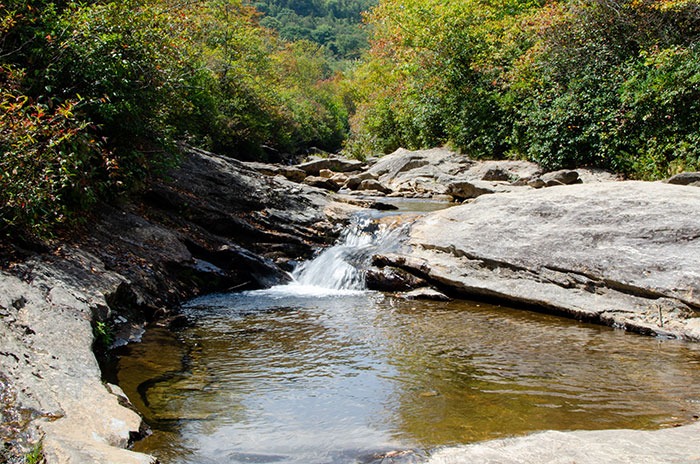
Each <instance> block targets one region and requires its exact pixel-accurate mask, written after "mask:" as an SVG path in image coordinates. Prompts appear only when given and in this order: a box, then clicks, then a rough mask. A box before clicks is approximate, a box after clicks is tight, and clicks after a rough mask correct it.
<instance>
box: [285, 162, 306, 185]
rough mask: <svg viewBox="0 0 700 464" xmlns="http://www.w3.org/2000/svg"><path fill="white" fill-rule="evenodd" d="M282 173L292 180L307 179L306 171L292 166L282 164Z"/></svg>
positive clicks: (301, 180) (300, 180)
mask: <svg viewBox="0 0 700 464" xmlns="http://www.w3.org/2000/svg"><path fill="white" fill-rule="evenodd" d="M280 173H281V174H282V175H283V176H284V177H286V178H287V179H289V180H291V181H292V182H303V181H304V179H306V171H304V170H303V169H298V168H295V167H292V166H282V167H281V168H280Z"/></svg>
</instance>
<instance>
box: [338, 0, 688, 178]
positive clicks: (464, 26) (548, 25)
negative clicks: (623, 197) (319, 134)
mask: <svg viewBox="0 0 700 464" xmlns="http://www.w3.org/2000/svg"><path fill="white" fill-rule="evenodd" d="M368 19H369V23H370V25H371V30H372V31H373V36H372V38H371V44H372V48H371V52H370V53H369V55H368V58H367V60H366V61H365V62H364V63H363V65H362V66H361V67H360V68H359V69H358V70H357V71H356V72H355V75H354V82H355V84H356V87H355V89H356V90H355V92H356V95H357V96H358V111H357V114H355V116H354V117H353V133H352V136H351V139H350V142H349V144H348V150H349V151H350V152H353V153H358V154H363V153H367V152H372V151H380V152H389V151H391V150H393V149H395V148H397V147H399V146H403V147H408V148H418V147H428V146H434V145H439V144H449V145H451V146H453V147H454V148H456V149H458V150H461V151H462V152H464V153H465V154H467V155H469V156H473V157H506V156H507V157H520V158H527V159H531V160H534V161H537V162H538V163H540V164H541V165H542V166H543V167H545V168H547V169H556V168H563V167H576V166H583V165H585V166H597V167H603V168H609V169H613V170H616V171H618V172H623V173H627V174H629V175H631V176H634V177H641V178H659V177H664V176H667V175H669V174H672V173H674V172H676V171H679V170H684V169H698V168H700V161H699V160H698V156H699V155H700V113H699V112H698V110H699V109H700V108H699V105H700V55H698V52H699V51H700V43H699V38H700V36H699V34H700V5H699V4H698V2H696V1H690V0H664V1H658V0H568V1H566V0H560V1H553V0H550V1H545V0H498V1H484V0H441V1H437V0H382V2H381V3H380V4H379V6H377V7H376V8H375V9H374V10H373V11H372V13H371V15H370V16H369V17H368Z"/></svg>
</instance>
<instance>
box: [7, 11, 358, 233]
mask: <svg viewBox="0 0 700 464" xmlns="http://www.w3.org/2000/svg"><path fill="white" fill-rule="evenodd" d="M259 18H260V15H259V13H258V12H257V11H256V10H255V9H254V8H253V7H251V6H246V5H244V4H243V3H242V1H241V0H204V1H202V2H180V1H178V0H125V1H120V2H116V1H107V0H97V1H91V2H75V1H71V0H59V1H49V0H34V1H32V2H26V1H21V0H0V47H1V49H0V83H1V84H2V89H1V90H0V106H1V107H2V113H1V114H0V123H2V124H1V125H0V149H2V158H0V180H1V182H2V185H1V187H2V188H1V189H0V201H1V203H0V230H4V233H5V234H7V233H24V232H28V233H30V234H32V235H36V236H47V235H50V233H51V231H52V230H53V229H54V227H55V226H56V225H58V224H62V223H66V222H67V221H70V220H71V219H72V218H75V217H77V216H79V214H80V211H82V210H84V209H86V208H89V207H91V206H92V205H94V204H95V202H97V201H99V200H103V199H110V198H112V197H113V196H114V195H117V194H121V193H124V192H129V191H132V190H134V189H138V188H139V187H140V186H141V185H142V184H143V183H144V182H146V181H147V180H148V178H149V177H150V176H152V175H154V174H155V175H157V174H158V173H159V172H161V171H162V169H163V168H165V167H167V166H170V165H172V164H173V163H174V162H176V161H177V150H176V146H177V143H178V142H181V141H184V142H188V143H194V144H197V145H200V146H203V147H205V148H213V149H216V150H219V151H221V152H222V153H224V154H229V155H231V156H236V157H241V158H256V157H260V156H262V154H263V151H262V150H261V146H262V145H268V146H270V147H272V148H274V149H277V150H281V151H286V152H290V153H296V152H300V151H302V150H304V149H305V148H307V147H309V146H310V145H316V146H319V147H321V148H324V149H327V150H336V149H338V148H339V147H340V144H341V142H342V139H343V138H344V137H345V133H346V132H347V130H348V127H347V108H346V107H345V102H344V99H343V98H344V97H343V93H342V92H340V91H339V89H340V83H339V80H338V79H337V78H336V77H335V76H334V75H333V73H332V72H331V71H330V69H331V65H330V63H331V57H330V55H329V54H328V53H325V52H324V51H323V50H320V49H319V48H318V46H313V47H312V46H309V44H307V43H305V44H289V43H287V42H285V41H283V40H281V39H280V38H279V37H278V36H277V35H276V34H275V33H273V32H272V31H271V30H270V29H267V28H264V27H262V26H261V25H260V24H259V22H258V21H259ZM76 213H77V214H76Z"/></svg>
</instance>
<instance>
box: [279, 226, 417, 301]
mask: <svg viewBox="0 0 700 464" xmlns="http://www.w3.org/2000/svg"><path fill="white" fill-rule="evenodd" d="M407 227H408V225H407V224H400V222H399V221H398V220H395V219H394V220H386V219H384V220H379V219H376V218H372V217H370V216H356V217H355V218H353V220H352V222H351V223H350V225H349V226H348V227H347V228H346V229H345V231H344V232H343V233H342V235H341V237H340V239H339V240H338V243H337V244H336V245H334V246H332V247H330V248H327V249H326V250H324V251H322V252H321V253H320V254H319V255H318V256H317V257H316V258H315V259H313V260H311V261H308V262H306V263H303V264H302V265H300V266H299V267H298V268H297V269H296V270H295V271H294V272H293V274H292V276H293V277H294V281H293V282H292V283H291V284H289V285H287V286H285V287H288V289H306V290H309V289H314V288H315V289H325V290H338V291H353V290H354V291H358V290H360V291H361V290H364V289H365V272H366V270H367V268H368V266H369V265H370V262H371V260H372V256H373V255H374V254H376V253H380V252H389V251H393V250H396V249H397V248H398V247H400V246H401V242H402V238H403V237H405V235H406V234H405V232H406V229H407Z"/></svg>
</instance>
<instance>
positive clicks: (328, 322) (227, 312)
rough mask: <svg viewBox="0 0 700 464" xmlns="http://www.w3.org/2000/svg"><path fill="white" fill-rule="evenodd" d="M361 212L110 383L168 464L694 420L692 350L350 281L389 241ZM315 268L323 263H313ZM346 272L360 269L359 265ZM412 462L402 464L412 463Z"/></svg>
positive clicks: (130, 356) (152, 336) (394, 241)
mask: <svg viewBox="0 0 700 464" xmlns="http://www.w3.org/2000/svg"><path fill="white" fill-rule="evenodd" d="M380 222H381V224H380V225H377V223H376V221H369V220H368V219H367V218H365V219H363V220H360V221H358V222H357V223H356V224H355V226H354V228H351V229H348V233H347V234H346V236H345V237H344V240H343V242H342V243H340V244H339V245H338V246H336V247H333V248H332V249H329V250H326V251H325V252H324V253H323V254H322V255H320V256H319V257H318V258H317V259H316V260H315V261H313V262H311V263H308V264H307V265H306V266H305V267H304V268H302V269H299V270H298V271H297V275H296V277H297V279H296V281H295V283H293V284H291V285H288V286H283V287H276V288H272V289H268V290H260V291H251V292H243V293H229V294H217V295H209V296H206V297H202V298H199V299H197V300H194V301H192V302H190V303H189V304H187V305H186V306H185V307H184V308H183V311H184V312H185V313H186V314H187V315H188V317H189V318H190V319H191V320H192V321H193V324H192V325H191V326H190V327H187V328H185V329H183V330H181V331H179V332H177V333H175V334H173V333H169V332H166V331H159V330H151V331H149V332H147V333H146V335H145V336H144V338H143V341H142V343H139V344H133V345H130V346H129V347H127V348H126V350H125V351H124V353H122V355H121V356H120V359H119V363H118V366H117V367H116V371H115V375H116V376H117V378H118V382H119V384H120V386H121V387H122V388H123V389H124V390H125V392H126V393H127V394H128V395H129V397H130V398H131V399H132V401H133V403H134V405H135V406H136V407H137V408H138V409H139V410H140V411H141V413H142V414H143V415H144V416H145V418H146V421H147V422H148V424H149V425H150V426H151V427H152V429H153V433H152V435H151V436H149V437H148V438H146V439H145V440H143V441H141V442H138V443H136V445H135V449H136V450H137V451H143V452H147V453H152V454H154V455H156V456H157V457H158V458H159V459H160V461H161V462H163V463H165V464H167V463H183V464H184V463H198V464H207V463H250V462H255V463H273V462H274V463H305V464H321V463H324V464H325V463H341V464H342V463H367V462H378V461H377V456H381V455H382V453H385V452H388V451H391V450H405V449H416V450H421V451H420V452H419V453H418V454H416V455H415V456H416V457H415V459H416V461H415V462H423V461H427V460H429V455H430V451H431V450H434V449H436V448H439V447H445V446H453V445H458V444H464V443H470V442H475V441H480V440H486V439H492V438H499V437H505V436H514V435H523V434H527V433H530V432H534V431H538V430H545V429H557V430H577V429H589V430H592V429H607V428H636V429H655V428H660V427H668V426H672V425H675V424H678V423H687V422H689V421H692V420H693V417H694V416H695V415H696V414H698V412H700V347H699V346H698V345H696V344H690V343H684V342H681V341H677V340H668V339H659V338H650V337H643V336H639V335H635V334H630V333H625V332H622V331H619V330H613V329H610V328H607V327H600V326H594V325H590V324H585V323H580V322H577V321H573V320H569V319H564V318H560V317H555V316H551V315H546V314H539V313H534V312H528V311H523V310H517V309H510V308H506V307H501V306H494V305H489V304H484V303H476V302H468V301H453V302H449V303H445V302H427V301H413V300H406V299H403V298H400V297H397V296H393V295H390V294H383V293H379V292H370V291H366V290H364V289H363V282H362V273H361V268H362V263H363V262H364V260H365V259H366V258H367V257H368V256H370V255H371V254H372V252H373V251H374V250H376V249H377V247H382V248H386V247H392V246H400V241H399V240H398V238H399V237H400V232H397V230H398V229H396V228H393V229H392V228H391V227H388V226H385V225H386V224H389V223H391V221H390V220H386V218H385V219H383V220H381V221H380ZM323 260H325V261H323ZM358 266H359V270H358ZM412 462H413V461H412Z"/></svg>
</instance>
